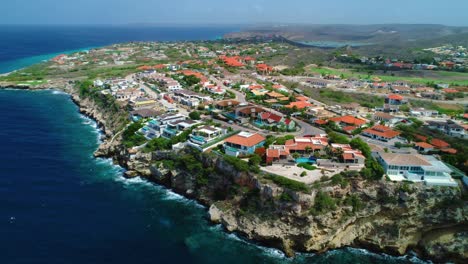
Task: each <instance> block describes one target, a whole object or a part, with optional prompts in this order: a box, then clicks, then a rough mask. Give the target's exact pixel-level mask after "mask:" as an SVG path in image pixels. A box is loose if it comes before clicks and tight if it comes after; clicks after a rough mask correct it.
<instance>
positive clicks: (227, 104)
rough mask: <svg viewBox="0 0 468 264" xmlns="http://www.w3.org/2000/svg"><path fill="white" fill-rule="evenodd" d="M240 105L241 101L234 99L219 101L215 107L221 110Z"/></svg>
mask: <svg viewBox="0 0 468 264" xmlns="http://www.w3.org/2000/svg"><path fill="white" fill-rule="evenodd" d="M239 104H240V102H239V101H237V100H234V99H227V100H222V101H218V102H216V103H215V107H216V108H217V109H220V110H224V109H228V108H232V107H236V106H238V105H239Z"/></svg>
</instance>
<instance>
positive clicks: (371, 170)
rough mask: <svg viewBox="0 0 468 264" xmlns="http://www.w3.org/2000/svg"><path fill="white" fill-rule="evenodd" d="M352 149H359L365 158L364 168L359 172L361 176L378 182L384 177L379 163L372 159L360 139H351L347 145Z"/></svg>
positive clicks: (364, 143)
mask: <svg viewBox="0 0 468 264" xmlns="http://www.w3.org/2000/svg"><path fill="white" fill-rule="evenodd" d="M349 144H350V145H351V147H352V148H354V149H359V150H360V151H361V152H362V154H363V155H364V156H365V157H366V167H365V168H363V169H362V170H361V172H360V173H361V176H362V177H363V178H365V179H368V180H380V179H382V177H383V175H384V173H385V172H384V169H383V167H382V165H380V163H379V162H378V161H377V160H375V159H374V157H372V153H371V149H370V147H369V145H367V143H366V142H364V141H363V140H362V139H361V138H353V140H351V142H350V143H349Z"/></svg>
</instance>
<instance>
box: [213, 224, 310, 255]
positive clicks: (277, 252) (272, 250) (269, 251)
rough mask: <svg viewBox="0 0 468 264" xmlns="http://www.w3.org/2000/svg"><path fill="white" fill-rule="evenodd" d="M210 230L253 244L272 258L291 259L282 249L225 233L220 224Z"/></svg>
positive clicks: (243, 242)
mask: <svg viewBox="0 0 468 264" xmlns="http://www.w3.org/2000/svg"><path fill="white" fill-rule="evenodd" d="M211 230H213V231H217V232H222V233H224V234H225V237H226V238H228V239H230V240H234V241H238V242H241V243H242V244H245V245H249V246H253V247H255V248H257V249H260V251H261V252H262V253H263V254H264V255H266V256H268V257H272V258H275V259H281V260H283V261H284V260H292V258H288V257H287V256H286V255H285V254H284V253H283V251H281V250H279V249H276V248H271V247H265V246H261V245H258V244H255V243H253V242H251V241H248V240H246V239H244V238H242V237H240V236H238V235H237V234H235V233H227V232H225V231H224V230H223V226H222V225H221V224H219V225H214V226H212V227H211ZM307 255H313V254H307Z"/></svg>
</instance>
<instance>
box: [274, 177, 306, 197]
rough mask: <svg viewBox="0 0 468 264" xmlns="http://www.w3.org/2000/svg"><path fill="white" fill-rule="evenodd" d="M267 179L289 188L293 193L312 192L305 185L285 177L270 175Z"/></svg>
mask: <svg viewBox="0 0 468 264" xmlns="http://www.w3.org/2000/svg"><path fill="white" fill-rule="evenodd" d="M265 178H266V179H269V180H271V181H273V182H274V183H276V184H277V185H279V186H281V187H284V188H288V189H290V190H292V191H299V192H304V193H309V191H310V189H309V187H308V186H307V185H306V184H305V183H303V182H298V181H295V180H291V179H288V178H286V177H283V176H279V175H273V174H269V175H267V176H266V177H265Z"/></svg>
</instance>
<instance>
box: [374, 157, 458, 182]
mask: <svg viewBox="0 0 468 264" xmlns="http://www.w3.org/2000/svg"><path fill="white" fill-rule="evenodd" d="M377 160H378V161H379V162H380V163H381V164H382V166H383V168H384V170H385V173H386V174H387V175H388V176H389V177H390V179H391V180H396V181H401V180H409V181H415V182H424V183H425V184H426V185H439V186H457V183H456V182H455V181H454V180H453V179H452V177H451V176H450V173H451V172H452V170H451V169H450V168H449V167H447V165H445V164H444V163H443V162H442V161H440V160H438V159H436V158H435V157H434V156H430V155H420V154H397V153H378V154H377Z"/></svg>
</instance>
